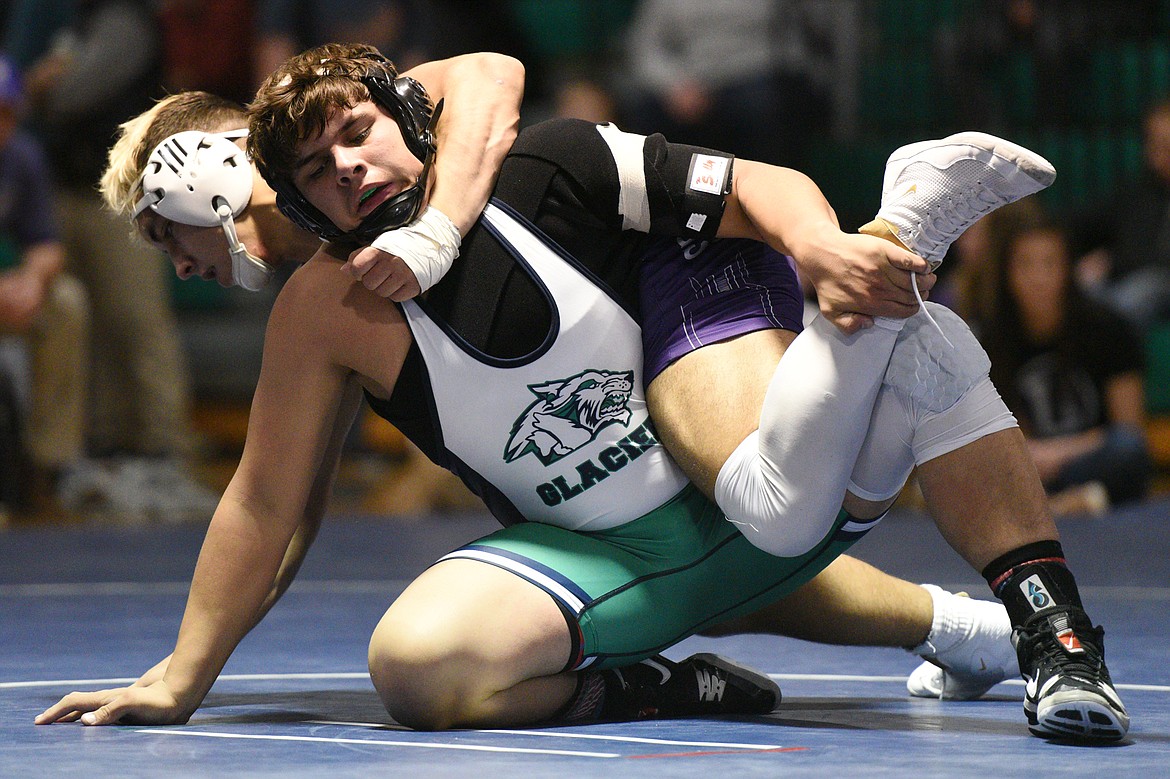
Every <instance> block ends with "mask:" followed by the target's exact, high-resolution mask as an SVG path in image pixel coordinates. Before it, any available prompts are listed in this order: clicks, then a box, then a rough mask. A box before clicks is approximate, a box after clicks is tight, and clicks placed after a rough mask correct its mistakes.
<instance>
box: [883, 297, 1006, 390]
mask: <svg viewBox="0 0 1170 779" xmlns="http://www.w3.org/2000/svg"><path fill="white" fill-rule="evenodd" d="M925 305H926V306H927V307H929V308H930V313H931V315H932V316H933V317H934V321H935V322H937V323H938V326H937V327H935V325H934V323H932V322H931V321H930V319H929V318H928V317H927V316H926V315H925V313H924V312H922V311H919V312H918V313H917V314H915V315H914V316H912V317H910V318H909V319H908V320H906V325H905V327H903V328H902V331H901V332H900V333H899V334H898V341H897V343H896V344H895V345H894V354H893V356H892V357H891V358H890V364H889V367H888V368H887V369H886V378H885V384H887V385H889V387H890V388H891V389H893V390H894V392H895V393H896V394H897V395H898V396H899V397H900V398H904V399H905V400H906V401H907V402H908V404H909V405H910V406H911V407H912V408H919V409H923V410H926V411H935V412H938V411H945V410H946V409H948V408H950V407H951V406H953V405H955V403H956V402H957V401H958V400H959V398H960V397H962V396H963V393H964V392H966V391H967V390H969V389H971V387H973V386H974V385H975V383H976V382H977V381H979V380H980V379H982V378H983V377H984V376H986V375H987V373H988V371H990V370H991V360H989V359H988V358H987V352H985V351H984V350H983V347H982V346H981V345H980V344H979V341H977V340H976V339H975V335H974V334H973V333H972V332H971V328H969V327H967V323H966V322H964V321H963V320H962V319H961V318H960V317H959V315H958V314H956V313H955V312H953V311H951V310H950V309H949V308H947V307H946V306H940V305H939V304H937V303H929V302H928V303H926V304H925ZM940 330H941V332H940ZM948 342H949V343H948Z"/></svg>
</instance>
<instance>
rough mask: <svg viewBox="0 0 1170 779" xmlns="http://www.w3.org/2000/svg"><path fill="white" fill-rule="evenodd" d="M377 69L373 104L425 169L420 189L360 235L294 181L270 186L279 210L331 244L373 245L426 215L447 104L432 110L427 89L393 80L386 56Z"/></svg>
mask: <svg viewBox="0 0 1170 779" xmlns="http://www.w3.org/2000/svg"><path fill="white" fill-rule="evenodd" d="M369 59H370V60H372V62H374V63H375V64H374V66H372V67H371V68H370V69H369V71H367V73H366V75H364V76H362V83H363V84H365V85H366V89H368V90H369V92H370V98H371V99H372V100H373V101H374V103H376V104H377V105H378V106H379V107H381V108H382V109H384V110H385V111H386V113H388V114H390V116H392V117H393V118H394V120H395V121H396V122H398V127H399V128H400V129H401V130H402V140H403V141H404V142H405V143H406V147H407V148H408V149H409V150H410V152H411V154H413V155H414V156H415V157H417V158H418V159H419V160H420V161H422V163H423V169H422V172H421V173H420V174H419V177H418V179H417V180H416V181H415V183H414V186H411V187H407V188H406V189H404V190H402V191H401V192H399V193H398V194H397V195H395V196H394V197H392V198H390V199H389V200H387V201H386V202H385V203H382V204H381V205H379V206H378V207H377V208H376V209H374V211H373V212H371V213H370V214H369V215H368V216H366V218H365V219H363V220H362V222H361V224H359V225H358V226H357V227H356V228H355V229H353V230H351V231H349V232H345V231H343V230H342V229H341V228H339V227H338V226H337V225H335V224H333V222H332V221H331V220H330V219H329V217H327V216H325V214H323V213H322V212H321V211H320V210H319V209H318V208H317V207H316V206H314V205H313V204H312V203H310V202H309V201H308V199H307V198H306V197H305V196H304V195H302V194H301V192H300V190H298V189H297V188H296V186H295V185H294V184H293V183H292V182H291V181H288V180H285V181H269V182H268V183H269V184H270V185H272V188H273V189H275V190H276V205H277V206H278V207H279V208H280V211H281V213H283V214H284V215H285V216H287V217H288V218H289V219H291V220H292V221H293V222H294V223H295V224H296V225H297V226H298V227H301V228H304V229H305V230H308V231H310V232H312V233H315V234H317V235H318V236H320V237H321V238H323V239H324V240H326V241H339V240H344V241H354V242H357V243H359V244H363V245H365V244H368V243H369V242H370V241H372V240H373V239H374V238H375V237H377V236H379V235H381V234H382V233H384V232H386V231H387V230H394V229H397V228H399V227H402V226H404V225H407V224H410V223H411V222H413V221H414V219H415V218H416V217H417V216H418V214H419V211H420V210H421V209H422V204H423V200H424V199H425V197H426V184H427V177H428V175H429V173H430V170H431V165H432V163H433V162H434V158H435V132H434V131H435V125H436V124H437V123H438V121H439V115H440V114H442V113H443V101H442V100H440V101H439V103H438V105H436V106H433V107H432V105H431V98H430V96H429V95H428V94H427V91H426V89H424V88H423V85H422V84H420V83H419V82H417V81H415V80H414V79H413V78H410V77H409V76H398V77H396V78H395V77H392V76H391V72H390V71H389V70H388V69H387V67H386V66H387V65H388V64H389V62H388V61H387V60H386V59H385V58H384V57H382V56H380V55H370V57H369Z"/></svg>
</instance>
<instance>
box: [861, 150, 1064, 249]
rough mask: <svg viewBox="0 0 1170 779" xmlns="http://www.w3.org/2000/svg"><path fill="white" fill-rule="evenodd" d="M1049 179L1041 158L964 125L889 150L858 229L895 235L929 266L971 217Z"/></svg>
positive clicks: (1050, 172) (1046, 163) (1047, 165)
mask: <svg viewBox="0 0 1170 779" xmlns="http://www.w3.org/2000/svg"><path fill="white" fill-rule="evenodd" d="M1055 180H1056V169H1055V168H1054V167H1052V163H1050V162H1049V161H1048V160H1046V159H1044V158H1043V157H1041V156H1040V155H1039V154H1036V153H1035V152H1033V151H1029V150H1028V149H1025V148H1024V147H1023V146H1019V145H1017V144H1014V143H1012V142H1010V141H1005V140H1003V139H1002V138H996V137H995V136H994V135H988V134H986V133H979V132H966V133H958V134H957V135H952V136H949V137H947V138H943V139H941V140H936V141H921V142H919V143H912V144H909V145H908V146H903V147H902V148H900V149H898V150H897V151H895V152H894V153H893V154H891V155H890V158H889V160H888V161H887V162H886V173H885V178H884V180H883V183H882V206H881V208H880V209H879V210H878V213H877V218H876V219H875V220H874V221H873V222H870V223H869V224H867V225H866V226H865V227H862V228H861V232H863V233H868V234H870V235H879V236H881V237H890V236H891V235H892V236H894V237H897V239H898V240H899V241H900V242H901V243H902V245H903V246H905V247H906V248H907V249H909V250H910V251H912V252H914V253H915V254H917V255H918V256H920V257H922V258H923V259H925V260H926V261H927V262H929V263H930V265H931V268H932V269H933V268H936V267H938V265H939V264H940V263H941V262H942V260H943V256H944V255H945V254H946V253H947V249H948V248H950V245H951V243H952V242H953V241H954V240H955V239H956V238H958V237H959V236H960V235H962V234H963V231H964V230H966V229H967V228H968V227H970V226H971V225H972V224H974V223H975V222H976V221H978V220H979V219H981V218H982V217H984V216H986V215H987V214H989V213H991V212H992V211H994V210H995V209H997V208H999V207H1000V206H1003V205H1007V204H1008V203H1012V202H1015V201H1016V200H1019V199H1021V198H1024V197H1027V196H1028V195H1031V194H1034V193H1036V192H1039V191H1040V190H1042V189H1044V188H1045V187H1047V186H1049V185H1050V184H1052V182H1053V181H1055Z"/></svg>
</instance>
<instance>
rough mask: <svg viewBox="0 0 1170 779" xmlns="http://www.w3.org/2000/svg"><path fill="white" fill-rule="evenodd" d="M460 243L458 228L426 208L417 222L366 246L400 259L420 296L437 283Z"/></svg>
mask: <svg viewBox="0 0 1170 779" xmlns="http://www.w3.org/2000/svg"><path fill="white" fill-rule="evenodd" d="M462 240H463V238H462V236H461V235H459V228H457V227H456V226H455V223H454V222H452V221H451V220H450V219H448V218H447V215H446V214H444V213H443V212H442V211H440V210H439V209H437V208H434V207H432V206H427V208H426V210H425V211H423V212H422V214H421V215H420V216H419V218H418V219H416V220H414V221H413V222H411V223H410V224H408V225H406V226H405V227H400V228H398V229H397V230H390V231H389V232H385V233H382V234H381V235H379V236H378V237H377V238H375V239H374V240H373V242H372V243H371V244H370V245H371V246H373V247H374V248H375V249H378V250H379V251H383V252H387V253H389V254H393V255H395V256H397V257H401V258H402V261H403V262H405V263H406V267H408V268H410V269H411V270H412V271H413V272H414V277H415V278H416V279H418V285H419V287H421V289H422V291H423V292H426V291H427V290H428V289H430V288H431V287H433V286H434V285H435V284H437V283H438V281H439V279H441V278H443V276H444V274H446V273H447V271H449V270H450V269H451V264H452V263H453V262H455V258H456V257H458V256H459V244H460V242H461V241H462Z"/></svg>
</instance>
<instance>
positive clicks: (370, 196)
mask: <svg viewBox="0 0 1170 779" xmlns="http://www.w3.org/2000/svg"><path fill="white" fill-rule="evenodd" d="M389 187H390V185H389V184H382V185H381V186H377V187H370V188H369V189H367V190H366V191H365V192H363V193H362V194H361V196H359V197H358V202H357V210H358V215H359V216H365V215H366V214H367V213H369V212H370V211H372V210H374V208H376V207H377V205H378V204H379V203H381V202H382V201H383V200H385V199H386V197H385V196H386V194H387V193H388V192H389Z"/></svg>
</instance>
